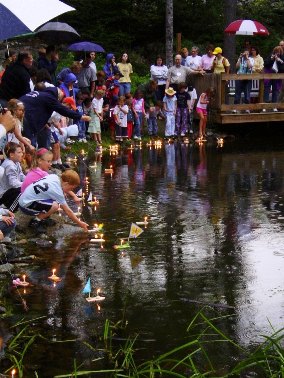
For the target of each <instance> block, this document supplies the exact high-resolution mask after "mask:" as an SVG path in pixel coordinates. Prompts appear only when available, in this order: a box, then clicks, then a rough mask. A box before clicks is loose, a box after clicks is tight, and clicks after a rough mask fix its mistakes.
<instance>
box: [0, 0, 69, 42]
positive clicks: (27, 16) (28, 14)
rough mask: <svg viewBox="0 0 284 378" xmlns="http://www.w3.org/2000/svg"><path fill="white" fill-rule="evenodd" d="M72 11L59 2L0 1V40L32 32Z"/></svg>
mask: <svg viewBox="0 0 284 378" xmlns="http://www.w3.org/2000/svg"><path fill="white" fill-rule="evenodd" d="M72 10H75V8H73V7H70V6H69V5H66V4H64V3H62V1H59V0H0V20H1V21H0V40H4V39H8V38H12V37H15V36H17V35H21V34H25V33H29V32H32V31H34V30H35V29H36V28H38V27H39V26H41V25H42V24H44V23H46V22H47V21H49V20H51V19H53V18H55V17H57V16H59V15H60V14H62V13H66V12H70V11H72Z"/></svg>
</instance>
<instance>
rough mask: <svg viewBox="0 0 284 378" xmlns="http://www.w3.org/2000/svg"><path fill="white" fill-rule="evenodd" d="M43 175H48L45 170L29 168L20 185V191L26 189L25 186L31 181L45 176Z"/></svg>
mask: <svg viewBox="0 0 284 378" xmlns="http://www.w3.org/2000/svg"><path fill="white" fill-rule="evenodd" d="M45 176H48V173H47V172H46V171H43V170H42V169H40V168H38V167H36V168H33V169H31V170H30V171H29V172H28V173H27V175H26V177H25V179H24V181H23V183H22V186H21V193H23V191H24V190H25V189H26V187H28V186H29V185H31V184H32V183H33V182H35V181H37V180H39V179H41V178H43V177H45Z"/></svg>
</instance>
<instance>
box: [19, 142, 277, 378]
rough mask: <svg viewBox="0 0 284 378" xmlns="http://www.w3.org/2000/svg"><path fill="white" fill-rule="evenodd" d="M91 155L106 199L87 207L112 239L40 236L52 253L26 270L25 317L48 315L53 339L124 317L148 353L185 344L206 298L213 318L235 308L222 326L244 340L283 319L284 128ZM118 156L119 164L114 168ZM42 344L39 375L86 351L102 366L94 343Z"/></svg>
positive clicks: (43, 252)
mask: <svg viewBox="0 0 284 378" xmlns="http://www.w3.org/2000/svg"><path fill="white" fill-rule="evenodd" d="M94 161H95V163H94ZM85 163H86V161H85V160H84V161H81V160H80V161H79V164H78V167H79V171H80V175H81V178H82V182H85V179H86V176H88V177H89V181H90V187H89V190H91V191H92V193H93V195H95V196H96V197H97V198H98V199H99V201H100V203H99V205H98V206H97V208H96V209H94V208H93V209H92V208H91V207H90V206H89V207H88V206H84V207H83V214H82V216H83V218H84V219H85V220H86V221H87V222H88V223H89V224H90V225H93V224H94V223H103V224H104V230H103V234H104V236H103V238H104V239H105V242H104V243H103V247H104V248H101V245H100V243H96V244H90V243H89V237H90V235H84V234H83V233H82V232H80V231H78V229H75V228H74V229H72V233H71V234H70V237H68V238H67V239H65V240H62V239H60V238H59V240H58V242H57V243H56V245H55V246H53V247H50V248H40V247H38V248H37V247H35V248H34V251H33V253H34V254H36V255H37V256H40V257H41V263H38V264H37V266H36V268H33V267H32V266H30V267H29V269H28V270H27V271H26V274H27V275H28V277H29V280H30V281H31V282H32V284H33V286H31V287H29V288H27V290H26V293H25V294H23V293H22V295H24V296H25V300H26V302H27V305H28V307H29V310H28V312H24V310H23V308H22V306H21V305H20V302H19V298H17V295H16V294H15V296H14V301H15V303H18V304H19V306H18V308H17V311H18V313H17V314H16V316H15V317H18V318H20V317H23V316H25V319H32V318H35V317H39V316H45V318H43V319H42V320H41V321H40V325H38V323H36V324H37V327H38V331H39V332H40V333H41V334H42V335H44V336H45V337H46V338H47V339H48V340H51V341H61V340H67V339H69V340H71V339H73V340H74V339H77V340H79V341H86V342H88V343H90V344H91V345H93V346H95V345H96V340H97V338H96V336H97V335H98V334H100V335H101V334H102V328H103V325H104V323H105V320H106V319H109V320H110V321H111V322H113V323H115V322H117V321H119V320H121V319H125V320H127V322H128V325H127V332H126V334H127V335H134V334H136V333H138V334H139V336H138V341H137V349H139V351H138V356H140V357H141V359H143V358H151V357H152V356H154V355H158V354H159V353H163V352H165V351H167V350H169V349H171V348H174V347H176V346H178V345H181V344H182V343H184V342H185V341H186V329H187V327H188V325H189V323H190V321H191V319H192V318H193V316H194V315H195V314H196V313H197V312H198V311H199V310H200V309H201V308H203V307H204V306H206V305H208V306H209V307H207V308H206V309H205V310H204V311H205V313H206V314H207V316H209V317H211V316H215V317H218V316H225V315H230V316H228V317H226V318H222V320H220V321H219V322H217V325H218V327H220V329H221V330H222V332H224V333H225V334H226V335H227V336H228V337H230V338H232V339H233V340H234V341H236V342H238V343H240V344H241V345H244V346H250V345H251V344H255V343H257V342H260V341H262V338H261V335H262V334H271V333H272V329H271V325H270V323H271V324H272V325H273V327H274V328H275V329H279V328H280V327H282V326H283V316H284V295H283V293H284V285H283V267H284V234H283V227H284V179H283V178H284V144H283V142H282V141H281V139H279V138H278V137H276V138H275V139H274V140H269V141H268V139H262V141H259V140H257V139H256V138H240V139H238V140H225V143H224V145H223V147H218V146H217V144H216V141H215V140H214V141H208V142H207V143H204V144H202V145H198V144H197V143H195V144H189V145H187V144H180V143H177V142H176V143H173V144H166V145H164V146H163V147H162V148H161V149H157V148H154V147H151V148H150V147H147V146H143V148H142V149H140V148H137V149H134V150H133V151H132V150H127V151H124V152H119V154H118V155H112V156H111V155H110V154H109V153H106V154H104V155H103V156H102V158H100V157H99V155H97V156H93V158H92V161H90V163H89V164H91V165H92V167H91V168H89V170H87V168H86V164H85ZM110 164H112V165H113V169H114V172H113V175H111V174H106V173H105V171H104V170H105V168H108V167H109V166H110ZM145 216H147V217H148V219H149V223H148V225H147V227H146V228H144V226H141V228H142V229H143V231H144V232H143V233H142V234H141V235H140V236H139V237H138V238H136V239H130V248H128V249H124V250H116V249H114V248H113V246H114V244H117V243H118V244H119V243H120V238H125V239H127V237H128V235H129V231H130V225H131V223H132V222H138V221H143V219H144V217H145ZM52 268H56V269H57V271H56V273H57V274H58V276H60V277H61V278H62V281H61V282H60V283H58V284H57V285H56V286H55V287H54V286H53V285H52V283H51V281H49V280H48V278H47V277H48V276H49V275H50V273H51V270H52ZM89 277H90V278H91V286H92V292H93V293H94V294H95V293H96V290H97V289H98V288H100V289H101V292H102V293H103V294H102V295H104V296H105V300H104V301H103V302H100V304H99V305H98V304H96V303H88V302H87V301H86V300H85V297H86V295H85V294H83V293H82V290H83V288H84V286H85V284H86V282H87V279H88V278H89ZM195 332H196V330H195ZM118 336H119V337H121V338H122V339H123V337H124V336H125V335H124V334H123V335H121V334H119V335H117V338H119V337H118ZM214 348H215V347H214ZM213 352H214V359H216V360H218V359H219V358H220V356H222V358H223V359H221V361H222V362H221V363H220V364H219V365H220V371H222V368H223V367H224V365H225V362H224V361H225V360H226V359H225V355H226V354H227V357H228V358H227V360H228V361H227V362H226V363H228V364H229V365H230V364H231V362H232V361H231V362H230V358H232V356H230V347H226V348H225V347H224V345H222V346H220V347H217V348H215V349H214V351H213ZM35 354H36V357H35V356H33V358H31V360H32V365H31V367H30V370H31V371H32V370H36V371H37V372H38V374H39V377H52V376H53V375H55V374H60V373H64V372H70V371H72V367H73V362H74V361H73V359H75V358H76V360H77V361H78V363H79V361H84V363H85V365H84V368H85V367H86V366H87V367H88V368H90V366H94V365H92V363H91V359H92V358H94V355H93V353H92V352H91V351H90V349H89V348H87V347H86V346H82V344H80V346H79V345H78V344H76V343H75V344H72V343H69V344H52V345H48V346H47V345H45V346H43V345H41V344H39V345H38V348H37V351H36V353H35ZM222 365H223V366H222ZM83 370H84V369H83ZM27 376H28V375H27ZM30 376H33V375H32V374H31V375H30Z"/></svg>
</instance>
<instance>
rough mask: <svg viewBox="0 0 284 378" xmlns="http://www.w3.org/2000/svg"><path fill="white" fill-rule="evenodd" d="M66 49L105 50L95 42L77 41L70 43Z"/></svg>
mask: <svg viewBox="0 0 284 378" xmlns="http://www.w3.org/2000/svg"><path fill="white" fill-rule="evenodd" d="M67 50H69V51H78V52H80V51H86V52H91V51H95V52H105V50H104V49H103V47H102V46H100V45H98V44H97V43H93V42H86V41H84V42H77V43H72V45H70V46H69V47H68V48H67Z"/></svg>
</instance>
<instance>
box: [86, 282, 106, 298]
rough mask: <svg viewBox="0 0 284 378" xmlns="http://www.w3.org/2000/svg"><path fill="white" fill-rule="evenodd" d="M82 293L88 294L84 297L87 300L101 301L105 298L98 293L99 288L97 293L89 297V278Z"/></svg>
mask: <svg viewBox="0 0 284 378" xmlns="http://www.w3.org/2000/svg"><path fill="white" fill-rule="evenodd" d="M83 294H89V296H88V297H87V298H86V301H87V302H101V301H103V300H105V297H103V296H101V295H100V289H98V290H97V295H96V296H95V297H91V279H90V278H88V281H87V283H86V285H85V287H84V289H83Z"/></svg>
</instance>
